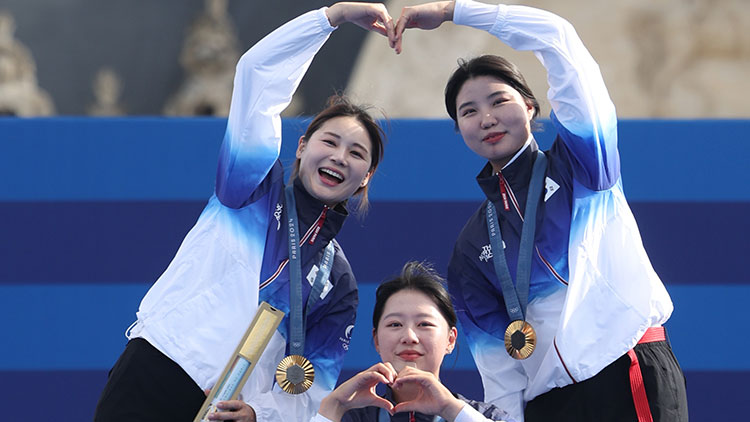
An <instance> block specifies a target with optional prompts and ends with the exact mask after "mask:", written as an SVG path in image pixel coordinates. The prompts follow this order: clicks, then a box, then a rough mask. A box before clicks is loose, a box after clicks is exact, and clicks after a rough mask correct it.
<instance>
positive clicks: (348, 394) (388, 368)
mask: <svg viewBox="0 0 750 422" xmlns="http://www.w3.org/2000/svg"><path fill="white" fill-rule="evenodd" d="M395 379H396V370H395V369H393V366H392V365H391V364H390V363H387V362H386V363H378V364H375V365H373V366H371V367H370V368H368V369H366V370H364V371H362V372H360V373H359V374H357V375H355V376H353V377H352V378H350V379H349V380H348V381H346V382H345V383H343V384H341V385H340V386H338V387H337V388H336V389H335V390H333V392H332V393H331V394H329V395H328V397H326V398H325V399H323V401H322V402H321V404H320V410H319V411H318V413H320V414H321V415H323V416H325V417H327V418H328V419H330V420H332V421H339V420H341V417H342V416H343V415H344V413H345V412H346V411H347V410H349V409H356V408H360V407H366V406H377V407H382V408H383V409H385V410H387V411H389V412H391V411H392V409H393V405H392V404H391V402H389V401H388V400H386V399H384V398H382V397H380V396H378V395H377V394H376V393H375V387H377V385H378V384H392V383H393V382H394V380H395Z"/></svg>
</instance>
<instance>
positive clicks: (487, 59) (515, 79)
mask: <svg viewBox="0 0 750 422" xmlns="http://www.w3.org/2000/svg"><path fill="white" fill-rule="evenodd" d="M477 76H492V77H495V78H497V79H499V80H501V81H503V82H504V83H506V84H508V85H510V86H511V87H512V88H513V89H515V90H516V91H518V92H519V93H520V94H521V96H522V97H523V98H524V100H525V101H526V103H527V104H529V105H531V106H533V107H534V115H533V116H532V118H531V120H532V121H533V120H534V119H536V117H537V116H538V115H539V101H537V99H536V97H535V96H534V94H533V93H532V92H531V88H529V85H528V84H527V83H526V79H524V77H523V75H522V74H521V71H520V70H518V67H517V66H516V65H514V64H513V63H511V62H509V61H508V60H506V59H504V58H502V57H500V56H495V55H492V54H486V55H484V56H479V57H475V58H473V59H471V60H469V61H466V60H463V59H461V60H459V61H458V68H457V69H456V70H455V71H454V72H453V74H452V75H451V77H450V78H449V79H448V83H447V84H446V85H445V109H446V110H447V111H448V115H449V116H451V119H453V122H454V123H455V127H456V129H458V116H457V111H456V97H458V92H459V91H460V90H461V87H463V85H464V83H466V81H468V80H469V79H473V78H476V77H477Z"/></svg>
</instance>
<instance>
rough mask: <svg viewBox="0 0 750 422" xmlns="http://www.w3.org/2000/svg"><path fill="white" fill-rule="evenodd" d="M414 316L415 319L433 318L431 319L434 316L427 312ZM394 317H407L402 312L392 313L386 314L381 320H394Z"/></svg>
mask: <svg viewBox="0 0 750 422" xmlns="http://www.w3.org/2000/svg"><path fill="white" fill-rule="evenodd" d="M413 316H414V317H417V318H428V317H429V318H431V317H433V316H434V315H433V314H430V313H427V312H423V313H421V314H416V315H413ZM393 317H397V318H404V317H405V315H404V314H403V313H401V312H391V313H390V314H386V315H383V316H382V317H381V319H386V318H393Z"/></svg>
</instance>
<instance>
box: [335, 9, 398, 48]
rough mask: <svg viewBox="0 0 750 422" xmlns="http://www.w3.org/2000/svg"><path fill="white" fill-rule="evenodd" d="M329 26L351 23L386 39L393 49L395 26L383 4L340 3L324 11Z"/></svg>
mask: <svg viewBox="0 0 750 422" xmlns="http://www.w3.org/2000/svg"><path fill="white" fill-rule="evenodd" d="M326 15H327V16H328V21H329V22H330V24H331V26H339V25H341V24H342V23H344V22H351V23H353V24H355V25H357V26H359V27H361V28H364V29H366V30H368V31H374V32H377V33H378V34H380V35H383V36H385V37H387V38H388V42H389V44H390V46H391V47H392V48H393V47H395V43H396V36H395V30H396V27H395V24H394V23H393V18H392V17H391V15H390V14H388V10H387V9H386V8H385V5H384V4H383V3H364V2H362V3H360V2H340V3H336V4H334V5H333V6H331V7H329V8H328V9H327V10H326Z"/></svg>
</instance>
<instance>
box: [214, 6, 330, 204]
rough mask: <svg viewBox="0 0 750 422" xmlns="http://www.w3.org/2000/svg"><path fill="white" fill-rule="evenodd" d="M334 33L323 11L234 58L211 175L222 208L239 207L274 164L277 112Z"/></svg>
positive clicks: (290, 24)
mask: <svg viewBox="0 0 750 422" xmlns="http://www.w3.org/2000/svg"><path fill="white" fill-rule="evenodd" d="M334 29H335V28H334V27H331V25H330V23H329V22H328V18H327V16H326V14H325V8H322V9H319V10H315V11H311V12H308V13H306V14H304V15H302V16H300V17H298V18H296V19H294V20H292V21H290V22H288V23H286V24H284V25H283V26H281V27H280V28H278V29H276V30H275V31H273V32H272V33H270V34H269V35H267V36H266V37H265V38H263V39H262V40H260V41H259V42H258V43H257V44H255V45H254V46H253V47H252V48H251V49H250V50H248V51H247V52H246V53H245V54H244V55H243V56H242V57H241V58H240V60H239V62H238V63H237V70H236V73H235V77H234V88H233V91H232V104H231V106H230V109H229V118H228V121H227V130H226V133H225V134H224V140H223V143H222V146H221V149H220V151H219V165H218V170H217V174H216V196H217V197H218V198H219V200H221V202H222V203H223V204H224V205H226V206H228V207H231V208H240V207H242V206H243V205H245V204H246V203H247V201H248V198H249V197H250V195H251V194H252V193H253V192H254V191H255V189H256V188H257V187H258V185H259V184H260V183H261V182H262V181H263V179H264V178H265V177H266V175H267V174H268V172H269V170H270V169H271V167H272V166H273V164H274V162H275V161H276V160H277V159H278V157H279V151H280V147H281V117H280V115H281V112H282V111H283V110H284V109H285V108H286V107H287V106H288V105H289V103H290V102H291V100H292V95H293V94H294V92H295V91H296V90H297V87H298V86H299V83H300V81H301V80H302V77H303V76H304V75H305V72H306V71H307V69H308V67H309V66H310V63H311V62H312V59H313V57H314V56H315V54H316V53H317V52H318V50H319V49H320V48H321V47H322V46H323V44H324V43H325V42H326V40H327V39H328V36H329V35H330V33H331V32H332V31H333V30H334Z"/></svg>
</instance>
